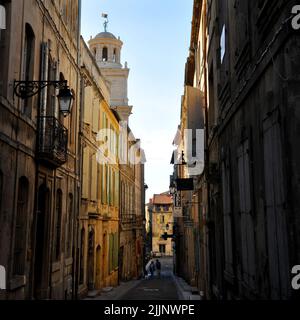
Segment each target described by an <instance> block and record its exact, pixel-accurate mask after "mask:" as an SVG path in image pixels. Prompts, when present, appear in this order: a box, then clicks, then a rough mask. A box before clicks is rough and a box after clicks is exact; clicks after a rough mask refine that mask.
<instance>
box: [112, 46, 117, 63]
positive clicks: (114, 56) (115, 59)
mask: <svg viewBox="0 0 300 320" xmlns="http://www.w3.org/2000/svg"><path fill="white" fill-rule="evenodd" d="M113 62H117V49H114V54H113Z"/></svg>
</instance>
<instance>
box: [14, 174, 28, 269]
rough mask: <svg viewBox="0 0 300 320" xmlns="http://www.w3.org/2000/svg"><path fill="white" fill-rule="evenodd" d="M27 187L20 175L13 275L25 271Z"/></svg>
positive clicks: (26, 182) (25, 181)
mask: <svg viewBox="0 0 300 320" xmlns="http://www.w3.org/2000/svg"><path fill="white" fill-rule="evenodd" d="M28 187H29V183H28V180H27V178H25V177H21V178H20V179H19V185H18V202H17V215H16V224H15V245H14V261H13V273H14V275H24V273H25V251H26V220H27V211H28Z"/></svg>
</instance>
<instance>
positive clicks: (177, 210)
mask: <svg viewBox="0 0 300 320" xmlns="http://www.w3.org/2000/svg"><path fill="white" fill-rule="evenodd" d="M182 216H183V215H182V207H174V209H173V217H174V218H182Z"/></svg>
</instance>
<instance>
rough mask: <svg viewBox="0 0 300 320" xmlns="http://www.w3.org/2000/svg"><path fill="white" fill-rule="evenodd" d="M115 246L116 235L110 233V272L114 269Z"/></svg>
mask: <svg viewBox="0 0 300 320" xmlns="http://www.w3.org/2000/svg"><path fill="white" fill-rule="evenodd" d="M113 246H114V236H113V234H110V235H109V272H112V271H113Z"/></svg>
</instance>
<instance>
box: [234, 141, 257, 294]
mask: <svg viewBox="0 0 300 320" xmlns="http://www.w3.org/2000/svg"><path fill="white" fill-rule="evenodd" d="M249 148H250V145H249V140H246V141H245V142H244V143H242V145H241V146H240V148H239V149H238V180H239V200H240V201H239V202H240V228H241V246H242V247H241V249H242V252H241V253H242V277H243V281H244V283H245V284H246V285H247V286H248V287H249V288H251V289H254V285H255V237H254V221H253V211H252V210H253V208H252V201H251V197H252V192H251V172H250V152H249V151H250V149H249Z"/></svg>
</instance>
